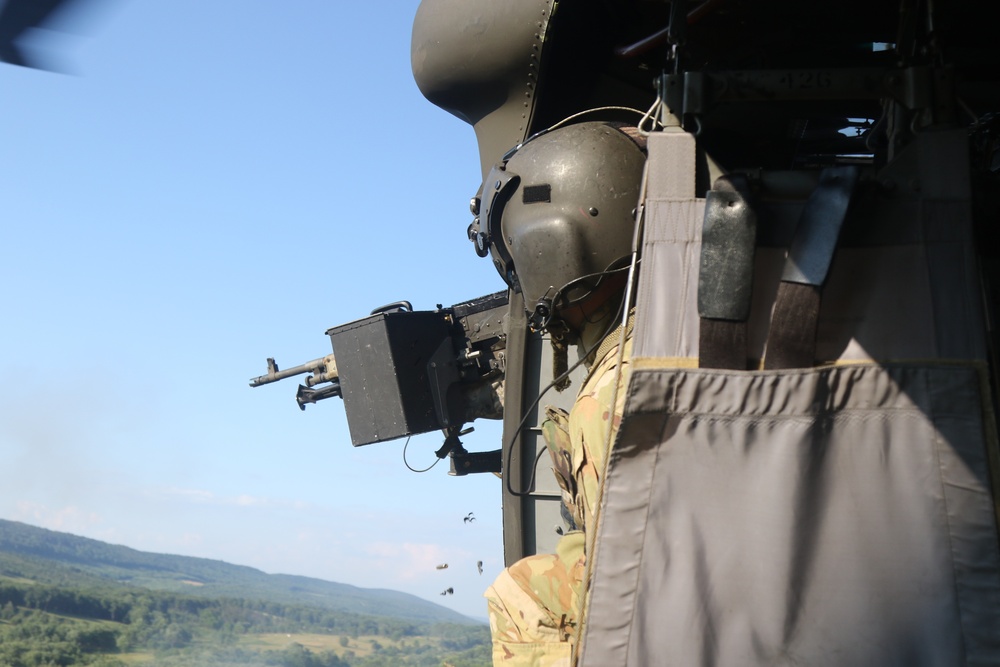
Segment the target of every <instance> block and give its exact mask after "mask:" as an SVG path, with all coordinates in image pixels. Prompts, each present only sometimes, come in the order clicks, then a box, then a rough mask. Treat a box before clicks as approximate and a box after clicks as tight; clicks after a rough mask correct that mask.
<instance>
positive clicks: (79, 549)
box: [0, 519, 477, 623]
mask: <svg viewBox="0 0 1000 667" xmlns="http://www.w3.org/2000/svg"><path fill="white" fill-rule="evenodd" d="M0 574H6V575H7V576H15V577H17V576H22V577H26V578H28V579H31V580H33V581H40V582H42V583H48V584H62V583H64V582H68V583H72V584H74V585H78V584H80V583H81V582H82V581H88V582H90V583H93V584H95V585H96V584H102V585H107V584H127V585H131V586H139V587H142V588H149V589H152V590H159V591H167V592H172V593H180V594H184V595H191V596H195V597H209V598H218V597H253V598H260V599H263V600H271V601H274V602H284V603H289V604H295V603H301V602H302V601H303V600H305V599H308V600H309V604H311V605H313V606H317V607H326V608H329V609H335V610H337V611H346V612H351V613H358V614H377V615H380V616H392V617H394V618H408V619H412V620H419V621H440V622H448V623H476V622H477V621H475V620H473V619H470V618H468V617H466V616H463V615H461V614H459V613H457V612H454V611H452V610H450V609H448V608H446V607H442V606H441V605H438V604H434V603H433V602H428V601H427V600H424V599H422V598H418V597H416V596H415V595H409V594H407V593H401V592H399V591H392V590H386V589H374V588H358V587H357V586H350V585H348V584H340V583H335V582H331V581H323V580H321V579H312V578H310V577H299V576H292V575H285V574H266V573H264V572H261V571H260V570H255V569H254V568H252V567H246V566H243V565H232V564H230V563H225V562H222V561H217V560H209V559H207V558H191V557H188V556H172V555H168V554H156V553H147V552H144V551H137V550H135V549H130V548H128V547H123V546H118V545H113V544H108V543H106V542H101V541H99V540H92V539H89V538H85V537H78V536H76V535H70V534H68V533H60V532H57V531H52V530H46V529H44V528H37V527H35V526H29V525H27V524H24V523H19V522H16V521H5V520H3V519H0Z"/></svg>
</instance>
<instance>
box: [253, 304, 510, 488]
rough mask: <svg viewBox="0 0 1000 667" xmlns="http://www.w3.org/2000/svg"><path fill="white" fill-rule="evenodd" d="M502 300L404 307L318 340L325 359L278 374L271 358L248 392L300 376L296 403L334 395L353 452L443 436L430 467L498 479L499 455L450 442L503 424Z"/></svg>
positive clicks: (335, 330) (389, 308)
mask: <svg viewBox="0 0 1000 667" xmlns="http://www.w3.org/2000/svg"><path fill="white" fill-rule="evenodd" d="M506 318H507V293H506V292H497V293H494V294H490V295H487V296H484V297H479V298H477V299H472V300H470V301H465V302H463V303H459V304H456V305H454V306H451V307H449V308H442V307H441V306H440V305H438V307H437V308H436V309H435V310H431V311H414V310H413V306H412V305H411V304H410V302H408V301H399V302H396V303H391V304H388V305H386V306H382V307H380V308H376V309H375V310H373V311H372V312H371V314H370V315H369V316H367V317H364V318H361V319H358V320H354V321H353V322H348V323H346V324H341V325H339V326H336V327H333V328H331V329H328V330H327V331H326V334H327V335H328V336H329V337H330V343H331V345H332V347H333V352H334V353H333V354H328V355H326V356H324V357H320V358H318V359H314V360H312V361H309V362H306V363H304V364H301V365H299V366H295V367H293V368H288V369H286V370H280V369H279V368H278V365H277V363H275V361H274V359H273V358H269V359H268V360H267V374H266V375H261V376H259V377H256V378H253V379H252V380H250V386H251V387H259V386H261V385H265V384H270V383H271V382H277V381H278V380H283V379H285V378H289V377H293V376H296V375H304V374H308V377H306V378H305V380H304V384H300V385H299V388H298V391H297V392H296V396H295V400H296V402H297V403H298V405H299V407H300V408H301V409H302V410H305V407H306V405H307V404H308V403H317V402H319V401H321V400H324V399H327V398H330V397H333V396H340V397H341V398H343V400H344V407H345V409H346V411H347V423H348V427H349V429H350V432H351V443H352V444H353V445H354V446H356V447H357V446H360V445H368V444H372V443H376V442H384V441H386V440H393V439H395V438H400V437H403V436H409V435H415V434H419V433H427V432H430V431H434V430H438V429H441V430H444V432H445V436H446V437H445V443H444V445H443V446H442V447H441V448H440V449H439V450H438V451H437V452H436V454H437V456H438V458H444V457H445V456H449V455H450V456H451V459H452V469H451V474H453V475H465V474H468V473H470V472H500V450H496V451H492V452H476V453H469V452H467V451H466V450H465V449H464V448H463V447H462V444H461V441H460V440H459V439H458V438H459V436H460V435H464V434H465V433H468V432H469V431H470V430H471V429H467V430H463V426H464V425H465V424H467V423H468V422H471V421H473V420H474V419H477V418H485V419H500V418H502V417H503V379H504V369H505V358H506V340H507V336H506Z"/></svg>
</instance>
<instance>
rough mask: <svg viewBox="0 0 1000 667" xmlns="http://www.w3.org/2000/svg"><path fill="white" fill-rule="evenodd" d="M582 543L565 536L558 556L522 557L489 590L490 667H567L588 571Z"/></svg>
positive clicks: (578, 538) (580, 536)
mask: <svg viewBox="0 0 1000 667" xmlns="http://www.w3.org/2000/svg"><path fill="white" fill-rule="evenodd" d="M583 542H584V537H583V533H581V532H579V531H576V532H572V533H568V534H567V535H564V536H563V537H562V539H560V540H559V544H558V546H557V553H556V554H539V555H535V556H529V557H527V558H522V559H521V560H519V561H518V562H516V563H514V564H513V565H512V566H510V567H509V568H507V569H506V570H504V571H503V572H501V573H500V576H499V577H497V579H496V581H495V582H493V585H492V586H490V587H489V589H487V591H486V593H485V595H484V597H486V599H487V603H488V611H489V617H490V631H491V633H492V635H493V664H494V665H507V666H509V667H570V657H571V655H572V642H573V639H574V636H575V629H576V624H577V614H578V610H579V608H580V587H581V581H582V580H583V573H584V569H585V567H586V564H585V562H584V556H583Z"/></svg>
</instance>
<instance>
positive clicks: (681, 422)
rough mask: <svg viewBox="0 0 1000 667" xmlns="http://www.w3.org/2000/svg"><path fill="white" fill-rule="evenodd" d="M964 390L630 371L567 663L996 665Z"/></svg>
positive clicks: (994, 555)
mask: <svg viewBox="0 0 1000 667" xmlns="http://www.w3.org/2000/svg"><path fill="white" fill-rule="evenodd" d="M978 382H979V379H978V374H977V371H976V370H975V369H973V368H969V367H938V368H927V367H915V366H914V367H907V366H896V367H893V366H890V367H879V366H845V367H838V368H832V369H824V370H811V371H776V372H762V373H745V372H744V373H739V372H725V371H723V372H720V371H698V370H689V371H683V370H636V371H635V374H634V375H633V382H632V383H631V386H630V395H629V399H628V405H627V408H626V417H625V420H624V421H623V424H622V428H621V432H620V435H619V438H618V442H617V444H616V449H615V452H614V454H613V458H612V462H611V468H610V470H609V474H608V478H607V486H606V495H605V505H604V507H603V509H602V511H603V512H604V514H603V516H604V517H613V520H611V519H606V520H604V521H602V523H601V526H600V531H601V532H600V535H599V537H598V544H599V549H598V552H597V554H596V559H595V565H594V568H595V569H594V579H593V587H592V600H591V604H590V607H589V609H590V611H589V615H588V620H587V625H586V632H585V638H584V639H585V645H584V650H583V654H582V662H581V664H582V665H584V666H590V667H598V666H600V667H609V666H614V665H629V666H633V665H634V666H637V667H638V666H646V665H678V666H683V667H692V666H700V665H704V666H718V667H729V666H732V667H744V666H753V665H811V666H825V665H830V666H831V667H832V666H835V665H836V666H842V665H851V666H869V665H870V666H872V667H874V666H878V667H895V666H899V667H903V666H906V667H921V666H928V667H930V666H934V667H938V666H941V667H944V666H948V667H952V666H955V665H998V664H1000V548H998V545H997V533H996V525H995V522H994V519H993V514H992V505H991V500H990V497H989V490H988V482H987V473H986V465H985V460H984V450H983V444H982V443H983V434H982V429H981V422H980V405H981V403H980V395H979V385H978Z"/></svg>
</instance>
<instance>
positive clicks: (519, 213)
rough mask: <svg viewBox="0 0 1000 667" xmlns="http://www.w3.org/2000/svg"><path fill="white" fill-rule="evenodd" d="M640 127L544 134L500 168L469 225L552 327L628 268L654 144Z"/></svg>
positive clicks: (539, 320) (541, 325) (535, 323)
mask: <svg viewBox="0 0 1000 667" xmlns="http://www.w3.org/2000/svg"><path fill="white" fill-rule="evenodd" d="M630 129H631V128H621V127H619V126H618V125H616V124H613V123H607V122H585V123H578V124H574V125H568V126H565V127H561V128H559V129H555V130H551V131H548V132H544V133H541V134H539V135H537V136H535V137H532V138H531V139H529V140H528V141H526V142H525V143H524V144H523V145H520V146H518V147H516V148H514V149H511V150H510V151H508V153H507V154H506V155H504V157H503V159H502V160H501V161H500V162H499V163H497V164H496V165H494V167H493V168H492V169H491V170H490V172H489V174H488V175H487V178H486V180H485V182H484V183H483V188H482V192H481V199H480V200H479V203H478V204H474V208H478V209H479V210H478V214H479V217H478V218H477V219H476V221H475V222H474V223H473V225H472V226H471V227H470V229H469V236H470V238H471V239H472V241H473V242H475V243H476V249H477V252H479V254H480V255H482V256H485V255H486V254H487V252H488V253H489V254H490V255H491V256H492V259H493V263H494V265H495V266H496V268H497V271H498V272H499V273H500V275H501V277H503V279H504V280H505V281H506V282H507V284H508V285H509V286H510V287H512V288H513V289H514V290H516V291H520V292H521V293H522V295H523V297H524V305H525V310H527V311H528V317H529V322H530V323H531V325H532V327H533V328H535V329H546V328H549V325H550V324H551V323H552V322H553V320H557V319H558V313H559V311H560V310H561V309H565V308H567V307H569V306H574V305H579V304H581V303H583V302H585V301H586V300H587V299H588V298H589V297H590V296H591V295H592V294H593V293H594V291H595V290H596V289H597V288H598V287H599V286H600V284H601V282H602V281H603V280H605V279H606V278H607V276H608V275H609V272H614V271H615V270H616V269H621V268H623V267H625V266H627V263H628V258H629V256H630V255H631V251H632V236H633V229H634V220H635V208H636V206H637V205H638V201H639V188H640V183H641V180H642V170H643V165H644V164H645V159H646V155H645V151H644V150H643V148H642V142H641V140H639V139H636V138H633V137H632V136H630V134H629V133H628V131H629V130H630Z"/></svg>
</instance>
